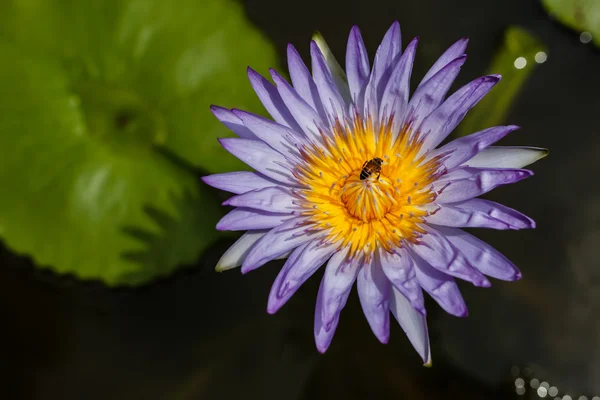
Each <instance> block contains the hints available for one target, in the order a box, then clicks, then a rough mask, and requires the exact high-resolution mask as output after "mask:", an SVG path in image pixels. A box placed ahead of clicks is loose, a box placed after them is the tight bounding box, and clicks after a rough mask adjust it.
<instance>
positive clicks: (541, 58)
mask: <svg viewBox="0 0 600 400" xmlns="http://www.w3.org/2000/svg"><path fill="white" fill-rule="evenodd" d="M534 58H535V62H536V63H538V64H543V63H545V62H546V60H547V59H548V54H546V53H544V52H543V51H538V52H537V53H535V57H534Z"/></svg>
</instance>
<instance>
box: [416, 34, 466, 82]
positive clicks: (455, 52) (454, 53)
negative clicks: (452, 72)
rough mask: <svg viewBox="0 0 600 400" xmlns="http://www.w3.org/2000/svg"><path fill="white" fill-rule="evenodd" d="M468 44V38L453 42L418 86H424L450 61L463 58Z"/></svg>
mask: <svg viewBox="0 0 600 400" xmlns="http://www.w3.org/2000/svg"><path fill="white" fill-rule="evenodd" d="M468 43H469V39H468V38H462V39H460V40H458V41H457V42H455V43H454V44H453V45H452V46H450V47H449V48H448V50H446V51H445V52H444V54H442V55H441V56H440V58H438V59H437V61H436V62H435V63H434V64H433V66H432V67H431V68H430V69H429V71H427V73H426V74H425V76H424V77H423V79H422V80H421V83H419V86H420V85H422V84H424V83H425V82H427V81H428V80H429V79H430V78H431V77H432V76H434V75H435V74H437V73H438V71H439V70H441V69H442V68H443V67H444V66H446V65H447V64H448V63H449V62H450V61H452V60H455V59H457V58H458V57H460V56H463V55H464V54H465V50H466V48H467V44H468Z"/></svg>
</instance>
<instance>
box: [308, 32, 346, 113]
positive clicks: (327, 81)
mask: <svg viewBox="0 0 600 400" xmlns="http://www.w3.org/2000/svg"><path fill="white" fill-rule="evenodd" d="M310 55H311V58H312V71H313V78H314V80H315V83H316V85H317V89H318V91H319V96H320V97H321V102H322V103H323V107H324V108H325V111H326V112H327V114H328V116H329V119H330V121H329V122H330V123H333V121H334V120H335V118H339V119H342V118H343V117H345V116H346V105H345V102H344V100H343V99H342V95H341V94H340V91H339V90H338V88H337V86H336V85H335V82H334V81H333V77H332V75H331V71H330V70H329V67H328V66H327V62H326V61H325V56H323V53H322V52H321V50H320V49H319V46H318V45H317V43H316V42H315V41H312V42H311V43H310Z"/></svg>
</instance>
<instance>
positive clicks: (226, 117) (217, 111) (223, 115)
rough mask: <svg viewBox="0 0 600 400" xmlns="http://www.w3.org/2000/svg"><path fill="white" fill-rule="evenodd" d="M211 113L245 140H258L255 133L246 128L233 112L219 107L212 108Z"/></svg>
mask: <svg viewBox="0 0 600 400" xmlns="http://www.w3.org/2000/svg"><path fill="white" fill-rule="evenodd" d="M210 111H212V113H213V115H214V116H215V117H217V119H218V120H219V121H221V122H222V123H223V125H225V126H226V127H227V128H228V129H229V130H230V131H232V132H233V133H235V134H236V135H238V136H239V137H241V138H244V139H257V137H256V136H255V135H254V133H252V132H250V130H249V129H248V128H246V127H245V126H244V124H243V123H242V121H241V120H240V119H239V118H238V117H236V116H235V114H234V113H232V112H231V110H228V109H226V108H223V107H219V106H210Z"/></svg>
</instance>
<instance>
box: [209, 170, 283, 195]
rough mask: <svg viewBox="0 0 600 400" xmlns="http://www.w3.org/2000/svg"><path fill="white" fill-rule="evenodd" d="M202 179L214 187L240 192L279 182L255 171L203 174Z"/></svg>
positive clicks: (276, 184) (275, 184)
mask: <svg viewBox="0 0 600 400" xmlns="http://www.w3.org/2000/svg"><path fill="white" fill-rule="evenodd" d="M202 181H204V183H206V184H207V185H210V186H212V187H214V188H217V189H221V190H225V191H227V192H230V193H235V194H240V193H246V192H249V191H251V190H257V189H264V188H266V187H271V186H279V185H280V184H279V183H278V182H276V181H274V180H272V179H269V178H267V177H266V176H263V175H261V174H258V173H256V172H249V171H236V172H225V173H223V174H214V175H208V176H203V177H202Z"/></svg>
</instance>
